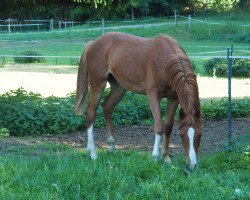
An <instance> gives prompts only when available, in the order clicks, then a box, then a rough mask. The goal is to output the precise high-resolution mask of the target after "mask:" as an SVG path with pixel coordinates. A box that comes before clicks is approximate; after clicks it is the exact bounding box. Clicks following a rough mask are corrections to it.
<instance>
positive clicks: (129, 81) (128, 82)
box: [111, 71, 147, 94]
mask: <svg viewBox="0 0 250 200" xmlns="http://www.w3.org/2000/svg"><path fill="white" fill-rule="evenodd" d="M111 74H112V75H113V76H114V78H115V79H116V81H117V82H118V83H119V84H120V85H121V86H122V87H123V88H125V89H126V90H128V91H131V92H135V93H138V94H146V93H147V83H146V80H144V78H143V77H140V76H134V75H135V74H133V75H132V74H128V73H126V72H124V73H114V72H112V71H111Z"/></svg>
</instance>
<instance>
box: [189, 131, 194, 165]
mask: <svg viewBox="0 0 250 200" xmlns="http://www.w3.org/2000/svg"><path fill="white" fill-rule="evenodd" d="M188 138H189V159H190V167H191V168H194V167H195V165H196V153H195V150H194V129H193V128H191V127H190V128H189V129H188Z"/></svg>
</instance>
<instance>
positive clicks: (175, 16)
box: [174, 10, 177, 28]
mask: <svg viewBox="0 0 250 200" xmlns="http://www.w3.org/2000/svg"><path fill="white" fill-rule="evenodd" d="M174 21H175V28H176V27H177V12H176V10H175V11H174Z"/></svg>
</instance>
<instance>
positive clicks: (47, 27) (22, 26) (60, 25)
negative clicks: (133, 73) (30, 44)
mask: <svg viewBox="0 0 250 200" xmlns="http://www.w3.org/2000/svg"><path fill="white" fill-rule="evenodd" d="M158 20H168V23H166V22H157V23H152V22H156V21H158ZM169 20H171V23H170V22H169ZM183 20H184V21H183ZM185 20H186V22H185ZM29 22H31V23H29ZM112 23H137V25H140V24H141V26H143V25H144V26H145V23H149V24H150V25H151V26H154V25H155V26H156V25H158V26H160V25H175V26H176V27H178V25H179V24H185V23H186V24H187V26H188V31H190V30H191V28H192V26H193V23H202V24H205V25H207V26H208V35H209V36H210V35H211V28H212V26H227V25H228V24H226V23H223V22H214V21H207V20H206V21H204V20H200V19H195V18H192V17H191V15H189V16H182V15H177V13H176V12H175V14H174V15H172V16H167V17H163V18H152V19H146V20H140V21H133V20H121V21H110V20H104V19H102V20H99V21H86V22H75V21H60V20H53V19H50V20H43V19H41V20H23V21H18V20H16V19H5V20H0V33H9V34H10V33H13V32H25V31H40V30H44V31H54V30H60V29H66V28H74V27H75V25H82V26H84V25H85V26H86V25H97V26H98V27H96V28H99V29H100V30H105V28H116V27H120V28H129V27H128V26H131V27H133V26H134V25H135V24H134V25H133V24H131V25H126V26H125V25H119V26H110V25H109V24H112ZM123 26H124V27H123ZM148 26H149V25H148ZM233 26H237V27H241V29H242V30H240V31H241V34H243V35H245V34H246V28H247V27H250V24H234V25H233ZM83 28H84V27H83ZM85 28H86V27H85ZM87 28H89V27H87ZM72 31H74V30H72Z"/></svg>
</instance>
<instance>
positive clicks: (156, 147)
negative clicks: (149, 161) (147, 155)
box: [152, 134, 162, 158]
mask: <svg viewBox="0 0 250 200" xmlns="http://www.w3.org/2000/svg"><path fill="white" fill-rule="evenodd" d="M161 139H162V136H161V135H157V134H156V135H155V144H154V149H153V152H152V156H153V157H154V158H157V157H159V155H160V145H161Z"/></svg>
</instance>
